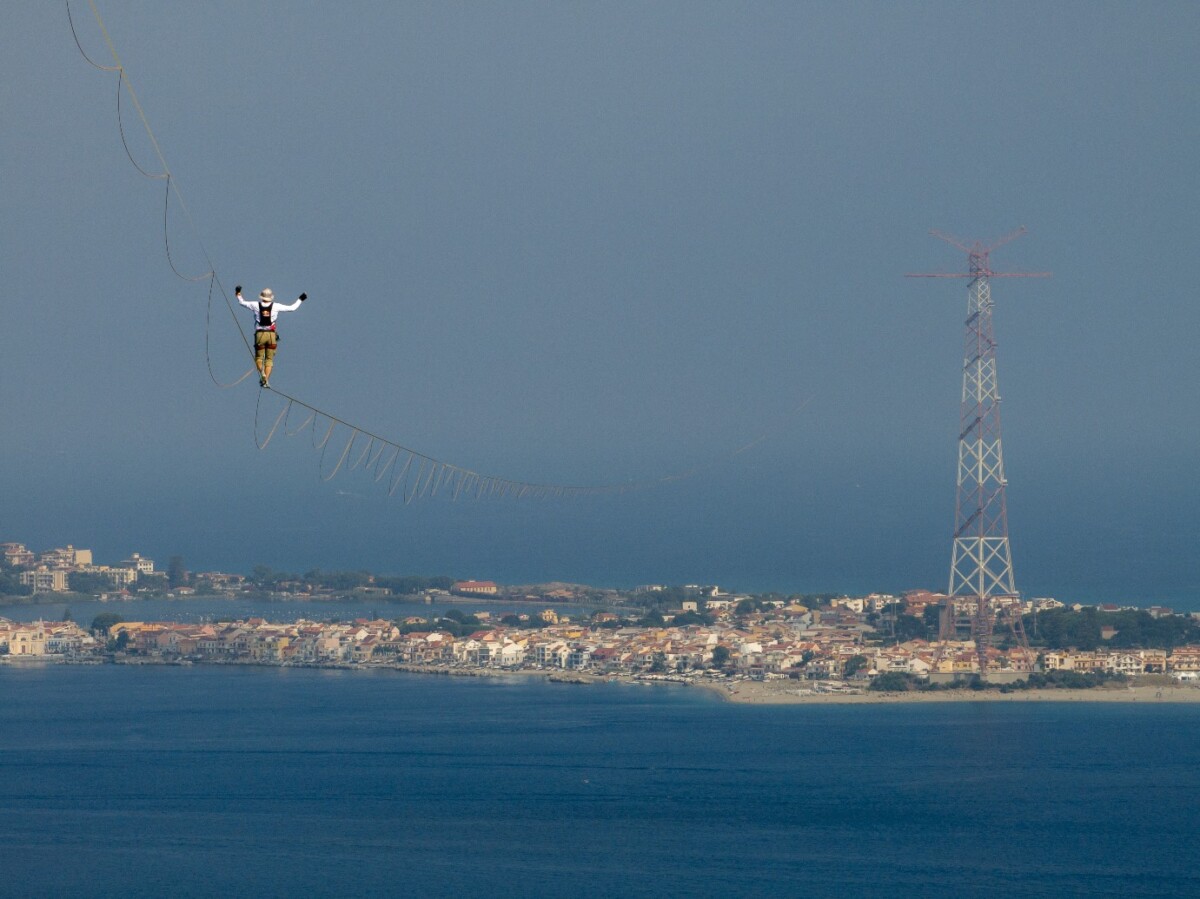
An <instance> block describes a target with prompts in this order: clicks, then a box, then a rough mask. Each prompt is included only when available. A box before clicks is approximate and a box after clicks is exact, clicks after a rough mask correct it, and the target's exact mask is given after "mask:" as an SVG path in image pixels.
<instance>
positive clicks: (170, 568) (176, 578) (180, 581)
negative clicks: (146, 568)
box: [167, 556, 188, 590]
mask: <svg viewBox="0 0 1200 899" xmlns="http://www.w3.org/2000/svg"><path fill="white" fill-rule="evenodd" d="M187 582H188V576H187V569H186V568H184V567H183V556H171V561H170V562H168V563H167V586H168V587H170V588H171V589H172V590H174V589H175V588H176V587H182V586H184V585H185V584H186V583H187Z"/></svg>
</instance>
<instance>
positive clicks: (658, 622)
mask: <svg viewBox="0 0 1200 899" xmlns="http://www.w3.org/2000/svg"><path fill="white" fill-rule="evenodd" d="M666 623H667V620H666V619H665V618H663V615H662V612H660V611H659V610H658V609H651V610H650V611H649V612H647V613H646V614H645V615H643V616H642V618H641V620H640V621H638V624H640V625H641V626H642V627H662V626H663V625H664V624H666Z"/></svg>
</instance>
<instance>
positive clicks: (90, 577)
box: [67, 571, 113, 596]
mask: <svg viewBox="0 0 1200 899" xmlns="http://www.w3.org/2000/svg"><path fill="white" fill-rule="evenodd" d="M67 586H68V587H70V588H71V591H72V592H73V593H88V594H91V595H93V596H95V595H98V594H100V593H107V592H109V591H110V590H112V589H113V583H112V581H110V580H109V579H108V578H106V577H105V576H104V575H102V574H96V573H95V572H92V571H72V572H70V573H69V574H68V575H67Z"/></svg>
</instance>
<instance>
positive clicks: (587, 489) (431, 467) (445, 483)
mask: <svg viewBox="0 0 1200 899" xmlns="http://www.w3.org/2000/svg"><path fill="white" fill-rule="evenodd" d="M88 5H89V6H90V7H91V10H92V14H93V16H94V17H95V19H96V24H97V25H98V26H99V28H100V32H101V34H102V35H103V36H104V41H105V43H106V44H107V45H108V49H109V52H110V53H111V54H112V58H113V62H114V63H115V65H113V66H103V65H99V64H98V63H96V62H95V61H93V60H92V59H91V57H89V56H88V54H87V52H86V51H85V50H84V49H83V44H82V43H81V42H80V40H79V35H78V33H77V32H76V30H75V22H74V18H73V17H72V14H71V2H70V0H66V6H67V20H68V23H69V24H70V28H71V34H72V36H73V37H74V39H75V45H76V47H78V48H79V53H80V55H81V56H83V58H84V60H86V61H87V62H88V63H89V64H90V65H92V66H93V67H94V68H97V69H100V70H101V71H106V72H116V73H117V127H118V130H119V132H120V135H121V143H122V145H123V146H124V148H125V153H126V155H127V156H128V157H129V161H130V162H131V163H132V164H133V166H134V168H135V169H137V171H138V172H140V173H141V174H142V175H144V176H145V177H147V178H150V179H153V180H165V181H166V189H165V198H164V202H163V242H164V247H165V249H166V255H167V262H168V265H169V266H170V268H171V271H172V272H174V274H175V275H176V276H177V277H179V278H180V279H182V280H184V281H188V282H190V283H196V282H199V281H203V280H204V279H205V278H208V279H209V285H208V310H207V312H206V315H205V356H206V360H207V363H208V371H209V377H210V378H211V379H212V381H213V383H214V384H216V385H217V386H218V387H221V388H228V387H233V386H235V385H237V384H240V383H241V382H242V381H244V380H245V379H246V378H247V377H249V376H250V375H251V374H253V373H254V372H255V369H254V368H251V369H250V370H248V371H247V372H246V373H245V374H243V375H242V376H241V377H239V378H238V379H237V380H236V381H233V382H232V383H228V384H226V383H222V382H221V381H219V380H218V379H217V377H216V375H215V374H214V372H213V369H212V356H211V336H210V334H211V330H212V295H213V290H214V288H215V289H217V290H219V291H220V293H221V296H222V298H223V299H224V301H225V306H226V308H227V310H228V311H229V314H230V317H231V319H232V321H233V323H234V327H236V328H237V331H238V334H239V335H240V336H241V338H242V343H243V344H244V345H245V348H246V350H247V352H248V354H249V355H250V357H251V358H253V356H254V346H253V344H252V343H251V341H250V339H249V338H248V337H247V336H246V331H245V329H244V328H243V326H242V323H241V321H240V319H239V318H238V314H237V311H236V310H235V309H234V307H233V303H232V302H231V301H230V297H229V292H228V291H227V290H226V288H225V285H224V284H223V283H222V281H221V278H220V276H219V274H218V273H217V267H216V265H214V264H213V261H212V257H211V256H210V255H209V253H208V250H207V248H206V247H205V245H204V241H203V240H202V239H201V237H200V232H199V230H198V229H197V227H196V224H195V221H194V220H193V219H192V214H191V211H190V210H189V209H188V206H187V203H186V201H185V200H184V197H183V193H182V191H181V190H180V188H179V182H178V180H177V179H176V178H175V176H174V175H173V174H172V172H171V168H170V166H169V165H168V164H167V159H166V156H165V155H164V154H163V151H162V147H161V146H160V145H159V143H158V139H157V138H156V137H155V135H154V131H153V129H152V128H151V127H150V122H149V119H148V118H147V116H146V112H145V110H144V109H143V108H142V104H141V101H140V100H139V99H138V96H137V92H136V91H135V90H134V87H133V82H132V80H131V79H130V78H129V74H128V73H127V72H126V71H125V67H124V65H123V64H122V62H121V58H120V55H119V54H118V53H117V48H116V46H115V45H114V43H113V40H112V37H111V36H110V35H109V33H108V28H107V27H106V26H105V24H104V19H103V18H102V17H101V15H100V10H99V9H98V8H97V6H96V2H95V0H88ZM122 89H124V90H127V91H128V92H129V98H130V100H131V101H132V103H133V107H134V109H135V111H136V112H137V114H138V118H139V119H140V120H141V123H142V128H143V129H144V130H145V132H146V136H147V137H148V138H149V140H150V144H151V146H152V147H153V149H154V155H155V156H156V157H157V158H158V161H159V163H160V164H161V166H162V172H161V173H159V174H154V173H151V172H148V171H146V170H145V169H144V168H142V166H141V165H139V164H138V162H137V160H136V159H134V156H133V153H132V152H131V151H130V148H129V144H128V142H127V141H126V139H125V128H124V124H123V120H122V114H121V91H122ZM172 193H174V195H175V199H176V201H177V202H178V204H179V208H180V210H181V211H182V213H183V216H184V220H185V221H186V223H187V226H188V228H189V229H190V231H191V235H192V237H193V239H194V240H195V241H196V244H197V245H198V247H199V249H200V253H201V255H202V256H203V258H204V260H205V264H206V265H207V266H208V271H206V272H204V273H203V274H201V275H196V276H188V275H184V274H183V273H181V272H180V271H179V270H178V269H177V268H176V266H175V262H174V259H173V258H172V255H171V242H170V237H169V232H170V216H169V211H170V200H171V194H172ZM269 394H275V395H277V396H278V397H279V398H280V399H281V400H282V401H283V407H282V408H281V409H280V411H279V413H278V414H277V415H276V416H275V420H274V422H273V423H272V424H271V427H270V429H269V430H268V431H267V435H266V437H265V438H264V439H262V440H260V439H259V432H260V416H261V413H262V411H263V410H262V405H263V400H264V396H266V395H269ZM807 403H808V401H807V400H806V401H805V402H804V404H803V405H801V407H800V409H798V410H796V413H798V412H799V411H800V410H801V409H803V408H804V406H805V405H807ZM297 408H298V409H301V410H304V411H306V412H307V413H308V416H307V418H305V420H304V422H303V423H302V424H301V425H300V426H299V427H297V428H296V429H294V430H291V429H289V428H288V424H287V423H288V421H289V419H290V417H291V414H292V412H293V410H295V409H297ZM796 413H793V414H796ZM789 417H790V416H789ZM318 419H323V420H324V421H327V422H328V423H329V426H328V429H327V430H326V431H325V434H324V436H323V437H321V438H320V442H317V434H318V426H317V421H318ZM281 426H282V428H283V432H284V434H285V435H286V436H288V437H292V436H295V435H297V434H299V433H300V432H302V431H304V430H305V429H309V430H310V432H311V435H312V445H313V449H314V450H315V451H319V452H320V454H321V459H322V461H323V459H324V455H325V451H326V447H327V444H328V443H329V441H330V439H331V438H332V436H333V433H334V431H335V430H336V429H337V428H338V427H339V426H341V427H342V428H344V429H346V430H348V431H349V432H350V437H349V438H348V440H347V443H346V446H345V448H344V449H343V450H342V452H341V456H340V458H339V460H338V462H337V465H336V466H335V467H334V469H333V471H332V472H331V473H330V474H329V475H328V476H325V475H324V466H323V464H322V465H321V466H320V467H319V471H320V472H321V477H322V478H323V479H324V480H330V479H331V478H333V477H334V476H335V475H336V474H337V473H338V472H339V471H340V470H341V469H342V468H343V467H344V463H345V461H346V457H347V456H348V455H349V454H350V452H351V450H352V448H353V446H354V443H355V441H356V439H357V438H358V437H359V436H361V437H365V438H367V446H366V449H365V450H364V451H363V455H362V456H361V457H360V458H359V460H358V461H356V462H355V463H354V464H353V465H351V466H348V470H354V469H355V468H358V467H359V465H360V464H362V462H364V461H366V462H367V466H366V467H367V468H368V469H373V470H372V474H373V477H374V479H375V481H376V482H379V481H382V480H383V479H384V478H385V477H389V476H390V480H389V484H390V486H389V487H388V495H389V496H392V495H394V494H395V493H396V491H397V490H402V494H401V495H402V496H403V498H404V502H405V503H410V502H412V501H413V500H415V499H419V498H421V497H423V496H433V495H434V494H436V493H437V492H438V490H439V489H442V488H443V487H445V488H446V489H447V490H448V491H450V492H451V494H452V496H453V498H454V499H457V498H458V497H459V496H460V495H462V494H463V493H467V494H468V495H473V496H474V497H475V498H476V499H484V498H498V499H505V498H509V497H512V498H518V499H520V498H525V497H534V498H539V499H540V498H546V497H572V496H590V495H598V494H612V493H616V494H621V493H625V492H628V491H630V490H637V489H642V488H646V487H651V486H655V485H658V484H665V483H669V482H672V481H679V480H683V479H684V478H689V477H692V476H693V475H695V474H697V473H698V472H700V471H702V470H704V469H706V468H710V467H713V466H714V465H716V464H718V463H719V462H722V461H725V459H726V458H732V457H734V456H737V455H739V454H741V453H743V452H745V451H747V450H749V449H751V448H752V447H754V446H756V445H758V444H759V443H760V442H762V441H763V440H765V439H766V437H767V436H768V434H763V435H762V436H761V437H758V438H756V439H755V440H753V441H751V442H750V443H748V444H746V445H745V446H743V447H741V448H740V449H737V450H735V451H734V452H733V453H732V454H730V455H729V456H727V457H724V458H722V459H719V460H716V461H714V462H710V463H708V464H705V465H700V466H696V467H694V468H692V469H689V470H688V471H685V472H681V473H678V474H672V475H667V476H665V477H660V478H655V479H651V480H645V481H638V482H629V483H626V484H609V485H599V486H573V485H565V484H539V483H531V482H526V481H516V480H511V479H508V478H502V477H498V476H495V475H487V474H482V473H480V472H477V471H473V470H471V469H469V468H463V467H461V466H458V465H454V464H452V463H449V462H445V461H443V460H441V459H436V458H434V457H433V456H429V455H426V454H425V453H421V452H418V451H417V450H414V449H411V448H409V447H406V446H404V445H403V444H400V443H398V442H396V441H394V440H389V439H387V438H385V437H382V436H380V435H379V434H375V433H372V432H371V431H368V430H365V429H363V428H361V427H358V426H357V425H353V424H351V423H350V422H348V421H346V420H344V419H341V418H338V417H337V416H335V415H332V414H330V413H328V412H326V411H324V410H322V409H319V408H318V407H316V406H314V405H312V404H310V403H306V402H304V401H303V400H300V399H298V398H297V397H294V396H291V395H290V394H288V393H285V392H283V391H280V390H277V389H275V388H271V389H270V390H260V391H259V393H258V398H257V402H256V403H255V408H254V442H255V445H256V446H257V447H258V448H259V449H260V450H264V449H266V447H267V445H268V444H269V443H270V442H271V440H272V439H273V438H274V436H275V434H276V432H277V431H278V430H279V429H280V427H281ZM768 433H769V432H768ZM375 445H378V446H379V450H378V452H377V453H376V454H375V456H374V459H371V458H370V452H371V449H372V447H373V446H375ZM389 451H390V456H388V458H387V461H386V462H384V461H383V460H384V458H385V455H386V454H388V453H389ZM401 455H404V456H405V457H406V458H405V461H404V463H403V466H402V467H401V468H400V469H399V471H398V472H397V471H396V463H397V462H398V461H399V459H400V457H401ZM368 460H369V461H368ZM414 461H416V462H417V468H416V471H415V472H414V471H413V462H414Z"/></svg>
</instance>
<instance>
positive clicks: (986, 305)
mask: <svg viewBox="0 0 1200 899" xmlns="http://www.w3.org/2000/svg"><path fill="white" fill-rule="evenodd" d="M930 233H932V234H933V236H934V237H937V238H939V239H941V240H944V241H946V242H947V243H948V244H950V245H951V246H954V247H957V248H958V249H960V250H962V251H963V252H964V253H966V254H967V271H966V272H965V273H963V272H930V273H922V274H910V275H909V276H908V277H910V278H968V279H969V281H968V283H967V319H966V335H965V339H964V345H963V380H962V405H961V409H960V419H959V424H960V427H959V434H958V491H957V500H956V503H955V505H956V511H955V516H954V542H953V550H952V553H951V559H950V590H949V597H948V598H947V600H946V607H945V609H944V611H943V614H942V619H941V621H942V626H941V633H940V635H939V637H940V641H939V642H941V643H944V642H945V641H946V640H947V639H950V638H952V637H954V636H955V635H956V634H957V632H958V630H960V629H962V630H966V629H968V628H969V630H970V634H971V638H972V639H973V640H974V642H975V652H976V656H977V659H978V665H979V674H980V676H981V677H986V676H987V669H988V650H989V649H990V648H991V646H992V635H993V633H994V632H995V629H996V625H997V623H998V622H1001V621H1003V622H1004V623H1007V624H1008V625H1009V627H1011V628H1012V630H1013V633H1014V636H1016V638H1017V640H1018V642H1019V643H1020V645H1021V646H1022V648H1023V649H1024V650H1025V654H1026V663H1027V667H1029V665H1028V663H1029V647H1028V642H1027V641H1026V639H1025V633H1024V629H1023V627H1022V624H1021V606H1020V596H1019V594H1018V593H1017V588H1016V584H1015V582H1014V579H1013V564H1012V549H1011V547H1010V545H1009V542H1008V505H1007V500H1006V497H1005V491H1006V489H1007V487H1008V479H1007V478H1006V477H1005V474H1004V452H1003V449H1002V445H1001V441H1000V391H999V386H998V382H997V377H996V339H995V336H994V332H993V328H992V289H991V279H992V278H1045V277H1048V276H1049V274H1050V273H1049V272H995V271H992V269H991V266H990V264H989V256H990V254H991V252H992V251H993V250H995V249H996V248H997V247H1000V246H1003V245H1004V244H1006V243H1008V242H1009V241H1012V240H1015V239H1016V238H1018V237H1020V236H1021V235H1022V234H1024V233H1025V229H1024V228H1019V229H1017V230H1016V231H1014V232H1012V233H1011V234H1008V235H1006V236H1005V237H1002V238H1000V239H999V240H997V241H995V242H993V243H992V244H990V245H987V246H985V245H984V244H983V243H982V242H981V241H975V242H974V243H972V244H970V245H968V244H966V243H964V242H963V241H960V240H957V239H955V238H953V237H949V236H947V235H945V234H942V233H941V232H939V231H932V232H930Z"/></svg>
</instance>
